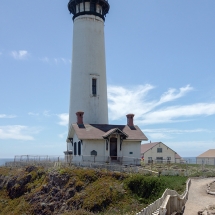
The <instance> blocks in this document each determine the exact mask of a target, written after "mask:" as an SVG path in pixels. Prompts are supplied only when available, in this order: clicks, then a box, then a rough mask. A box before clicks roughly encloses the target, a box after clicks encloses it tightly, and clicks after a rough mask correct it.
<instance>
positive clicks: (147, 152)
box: [141, 142, 181, 164]
mask: <svg viewBox="0 0 215 215" xmlns="http://www.w3.org/2000/svg"><path fill="white" fill-rule="evenodd" d="M141 156H142V160H144V163H145V164H146V163H180V162H181V157H180V156H179V155H178V154H177V152H175V151H174V150H172V149H171V148H170V147H168V146H167V145H165V144H164V143H162V142H154V143H146V144H142V145H141Z"/></svg>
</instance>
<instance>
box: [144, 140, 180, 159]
mask: <svg viewBox="0 0 215 215" xmlns="http://www.w3.org/2000/svg"><path fill="white" fill-rule="evenodd" d="M159 143H162V142H154V143H145V144H142V145H141V154H144V153H145V152H147V151H148V150H150V149H152V148H153V147H155V146H156V145H158V144H159ZM162 144H164V143H162ZM164 145H165V144H164ZM165 146H166V145H165ZM167 147H168V146H167ZM168 148H169V147H168ZM169 149H171V148H169ZM171 150H172V149H171ZM172 151H174V150H172ZM174 152H175V151H174ZM175 153H176V152H175ZM175 158H176V159H181V156H180V155H179V154H177V153H176V154H175Z"/></svg>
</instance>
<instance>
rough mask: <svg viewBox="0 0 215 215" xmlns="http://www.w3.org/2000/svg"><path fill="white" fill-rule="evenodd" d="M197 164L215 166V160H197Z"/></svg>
mask: <svg viewBox="0 0 215 215" xmlns="http://www.w3.org/2000/svg"><path fill="white" fill-rule="evenodd" d="M196 163H197V164H207V165H215V158H197V159H196Z"/></svg>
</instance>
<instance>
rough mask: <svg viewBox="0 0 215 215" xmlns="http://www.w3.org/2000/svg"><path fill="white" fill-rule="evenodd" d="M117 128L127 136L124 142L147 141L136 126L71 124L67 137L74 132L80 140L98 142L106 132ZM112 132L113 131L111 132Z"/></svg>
mask: <svg viewBox="0 0 215 215" xmlns="http://www.w3.org/2000/svg"><path fill="white" fill-rule="evenodd" d="M115 128H118V129H119V130H121V131H122V132H123V133H125V134H126V135H127V138H126V140H139V141H142V140H148V139H147V137H146V136H145V134H144V133H143V132H142V131H141V130H140V129H139V127H138V126H134V127H129V126H127V125H109V124H108V125H107V124H106V125H105V124H84V125H81V126H79V125H77V124H72V128H70V132H69V136H68V138H70V137H71V136H72V130H73V131H75V133H76V135H77V136H78V138H79V139H80V140H84V139H89V140H100V139H104V138H103V136H104V135H105V133H107V132H108V131H110V130H112V129H115ZM112 131H113V130H112Z"/></svg>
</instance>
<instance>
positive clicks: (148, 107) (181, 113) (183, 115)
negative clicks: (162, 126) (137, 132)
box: [108, 84, 215, 125]
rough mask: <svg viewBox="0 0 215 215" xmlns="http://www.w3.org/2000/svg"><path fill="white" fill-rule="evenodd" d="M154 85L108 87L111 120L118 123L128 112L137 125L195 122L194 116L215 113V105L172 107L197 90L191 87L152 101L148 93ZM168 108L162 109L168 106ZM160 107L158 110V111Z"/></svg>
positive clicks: (174, 91) (167, 93)
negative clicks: (175, 102) (174, 103)
mask: <svg viewBox="0 0 215 215" xmlns="http://www.w3.org/2000/svg"><path fill="white" fill-rule="evenodd" d="M154 88H155V87H154V86H152V85H149V84H147V85H144V86H137V87H136V88H133V89H127V88H124V87H120V86H108V101H109V104H108V106H109V117H110V119H111V120H118V119H120V118H122V117H125V115H126V114H128V113H134V114H135V122H136V123H137V124H140V125H141V124H144V125H145V124H156V123H170V122H176V121H187V120H191V119H192V118H191V117H193V118H194V117H196V116H207V115H214V114H215V103H197V104H191V105H178V106H168V102H171V101H174V100H176V99H179V98H181V97H183V96H185V95H186V94H187V93H188V92H190V91H191V90H193V88H192V87H191V86H190V85H187V86H185V87H182V88H180V89H179V90H177V89H169V90H168V91H167V92H165V93H163V94H162V95H161V97H160V98H159V99H157V100H151V101H150V100H149V99H148V93H149V91H150V90H152V89H154ZM164 104H165V107H162V108H161V107H160V108H159V106H160V105H164ZM155 108H156V110H154V109H155Z"/></svg>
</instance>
